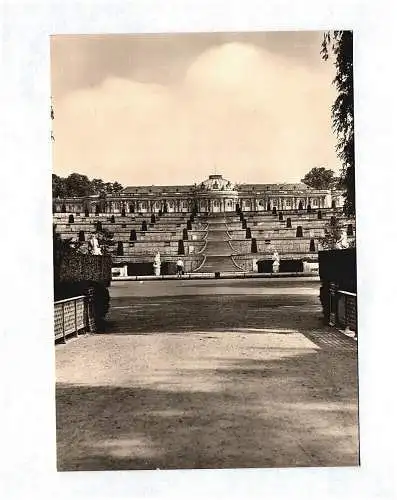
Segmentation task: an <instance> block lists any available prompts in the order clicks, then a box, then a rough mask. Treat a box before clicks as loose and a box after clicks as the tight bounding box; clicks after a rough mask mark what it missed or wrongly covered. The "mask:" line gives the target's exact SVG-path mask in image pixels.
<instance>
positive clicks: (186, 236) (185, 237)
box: [182, 227, 189, 241]
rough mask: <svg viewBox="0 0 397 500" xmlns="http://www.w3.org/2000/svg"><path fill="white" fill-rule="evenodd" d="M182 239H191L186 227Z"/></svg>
mask: <svg viewBox="0 0 397 500" xmlns="http://www.w3.org/2000/svg"><path fill="white" fill-rule="evenodd" d="M182 238H183V239H184V240H185V241H186V240H188V239H189V236H188V232H187V229H186V228H185V227H184V228H183V236H182Z"/></svg>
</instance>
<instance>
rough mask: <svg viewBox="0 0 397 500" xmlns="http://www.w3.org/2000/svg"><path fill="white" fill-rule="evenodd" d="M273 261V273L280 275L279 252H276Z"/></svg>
mask: <svg viewBox="0 0 397 500" xmlns="http://www.w3.org/2000/svg"><path fill="white" fill-rule="evenodd" d="M272 260H273V272H274V273H278V271H279V269H280V256H279V254H278V252H277V250H275V251H274V253H273V257H272Z"/></svg>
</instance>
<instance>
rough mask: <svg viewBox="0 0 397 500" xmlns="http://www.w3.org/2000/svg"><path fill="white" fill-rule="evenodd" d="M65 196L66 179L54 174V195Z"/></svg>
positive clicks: (55, 196)
mask: <svg viewBox="0 0 397 500" xmlns="http://www.w3.org/2000/svg"><path fill="white" fill-rule="evenodd" d="M64 196H66V186H65V179H63V178H62V177H59V176H58V175H56V174H52V197H53V198H63V197H64Z"/></svg>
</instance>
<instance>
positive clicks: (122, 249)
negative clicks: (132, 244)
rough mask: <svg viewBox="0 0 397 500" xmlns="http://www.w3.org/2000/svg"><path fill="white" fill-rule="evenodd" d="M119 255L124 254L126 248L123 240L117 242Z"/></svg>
mask: <svg viewBox="0 0 397 500" xmlns="http://www.w3.org/2000/svg"><path fill="white" fill-rule="evenodd" d="M116 253H117V255H119V256H120V255H124V248H123V242H122V241H118V242H117V250H116Z"/></svg>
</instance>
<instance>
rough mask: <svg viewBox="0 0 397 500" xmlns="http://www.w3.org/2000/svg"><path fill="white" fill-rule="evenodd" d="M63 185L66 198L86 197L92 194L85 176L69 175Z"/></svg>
mask: <svg viewBox="0 0 397 500" xmlns="http://www.w3.org/2000/svg"><path fill="white" fill-rule="evenodd" d="M65 184H66V190H67V196H88V195H90V194H91V193H92V187H91V182H90V180H89V179H88V177H87V176H86V175H81V174H76V173H73V174H70V175H69V177H67V178H66V179H65Z"/></svg>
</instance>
